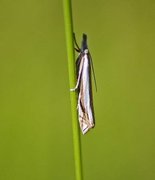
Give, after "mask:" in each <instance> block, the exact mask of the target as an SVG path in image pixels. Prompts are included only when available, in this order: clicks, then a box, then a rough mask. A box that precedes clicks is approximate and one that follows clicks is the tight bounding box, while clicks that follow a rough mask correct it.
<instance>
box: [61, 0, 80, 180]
mask: <svg viewBox="0 0 155 180" xmlns="http://www.w3.org/2000/svg"><path fill="white" fill-rule="evenodd" d="M63 3H64V20H65V32H66V43H67V55H68V69H69V84H70V88H73V87H75V84H76V73H75V72H76V71H75V54H74V44H73V21H72V7H71V0H63ZM70 98H71V112H72V128H73V145H74V161H75V176H76V180H83V173H82V158H81V141H80V132H79V124H78V116H77V95H76V92H70Z"/></svg>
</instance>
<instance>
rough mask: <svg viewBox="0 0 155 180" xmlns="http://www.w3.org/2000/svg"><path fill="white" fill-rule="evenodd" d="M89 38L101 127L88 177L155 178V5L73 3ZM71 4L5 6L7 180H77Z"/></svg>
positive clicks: (78, 25)
mask: <svg viewBox="0 0 155 180" xmlns="http://www.w3.org/2000/svg"><path fill="white" fill-rule="evenodd" d="M72 5H73V18H74V31H75V33H76V36H77V40H78V42H79V43H81V35H82V33H83V32H85V33H87V35H88V43H89V49H90V51H91V54H92V57H93V62H94V67H95V73H96V78H97V85H98V92H97V93H96V92H95V91H94V106H95V114H96V128H95V129H93V130H92V131H90V132H89V133H88V134H86V135H85V136H83V135H81V140H82V157H83V169H84V180H88V179H89V180H104V179H105V180H131V179H132V180H154V179H155V1H154V0H117V1H116V0H108V1H107V0H103V1H92V0H85V1H83V0H78V1H75V0H74V1H73V4H72ZM64 29H65V28H64V17H63V2H62V1H54V0H51V1H50V0H40V1H37V0H24V1H20V0H15V1H11V0H6V1H3V0H1V1H0V179H1V180H62V179H63V180H73V179H75V175H74V158H73V142H72V125H71V112H70V97H69V81H68V65H67V54H66V42H65V32H64Z"/></svg>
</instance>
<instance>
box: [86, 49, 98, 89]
mask: <svg viewBox="0 0 155 180" xmlns="http://www.w3.org/2000/svg"><path fill="white" fill-rule="evenodd" d="M88 56H89V59H90V64H91V69H92V74H93V78H94V83H95V89H96V91H97V82H96V76H95V71H94V65H93V61H92V57H91V54H90V52H89V54H88Z"/></svg>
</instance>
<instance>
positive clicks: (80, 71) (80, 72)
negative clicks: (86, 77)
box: [70, 59, 83, 91]
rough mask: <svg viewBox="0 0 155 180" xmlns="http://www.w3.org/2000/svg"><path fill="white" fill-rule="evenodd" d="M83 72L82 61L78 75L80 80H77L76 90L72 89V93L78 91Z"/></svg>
mask: <svg viewBox="0 0 155 180" xmlns="http://www.w3.org/2000/svg"><path fill="white" fill-rule="evenodd" d="M82 70H83V59H81V64H80V67H79V73H78V79H77V83H76V86H75V87H74V88H72V89H70V91H76V90H77V89H78V87H79V84H80V79H81V75H82Z"/></svg>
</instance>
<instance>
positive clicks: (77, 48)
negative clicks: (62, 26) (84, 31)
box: [73, 33, 81, 52]
mask: <svg viewBox="0 0 155 180" xmlns="http://www.w3.org/2000/svg"><path fill="white" fill-rule="evenodd" d="M73 38H74V43H75V45H76V48H75V50H76V51H77V52H80V51H81V49H80V48H79V46H78V44H77V41H76V37H75V33H73Z"/></svg>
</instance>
